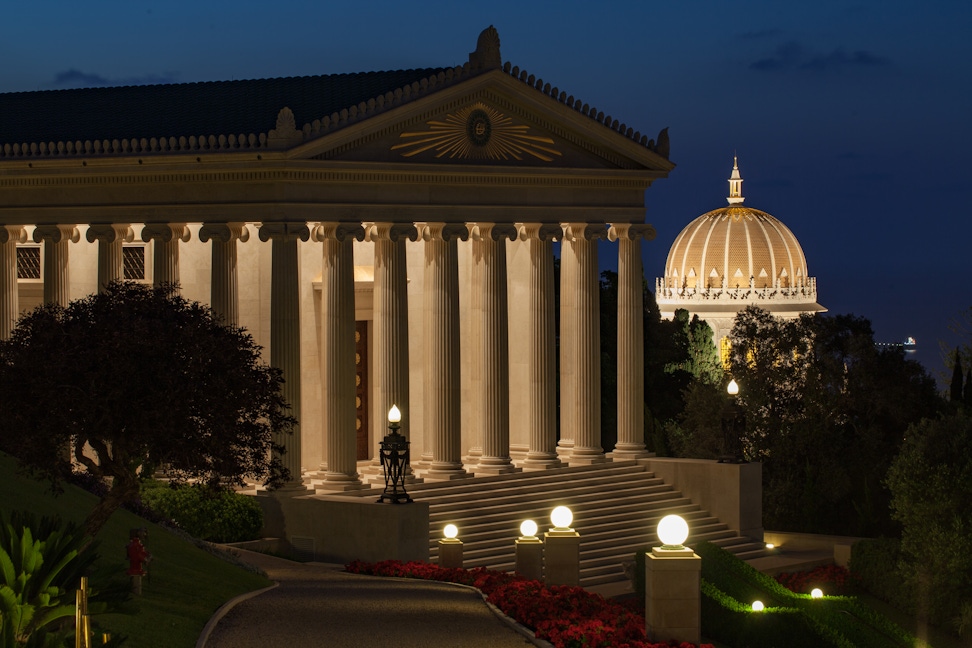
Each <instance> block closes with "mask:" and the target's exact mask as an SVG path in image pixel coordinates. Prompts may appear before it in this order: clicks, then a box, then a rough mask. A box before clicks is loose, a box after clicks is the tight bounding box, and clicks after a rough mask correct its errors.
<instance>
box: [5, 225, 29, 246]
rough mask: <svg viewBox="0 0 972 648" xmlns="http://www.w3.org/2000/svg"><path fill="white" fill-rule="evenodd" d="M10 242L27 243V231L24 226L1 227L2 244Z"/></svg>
mask: <svg viewBox="0 0 972 648" xmlns="http://www.w3.org/2000/svg"><path fill="white" fill-rule="evenodd" d="M10 241H14V242H15V243H26V242H27V230H25V229H24V226H23V225H0V244H2V243H9V242H10Z"/></svg>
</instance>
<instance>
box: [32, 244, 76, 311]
mask: <svg viewBox="0 0 972 648" xmlns="http://www.w3.org/2000/svg"><path fill="white" fill-rule="evenodd" d="M80 239H81V235H80V234H79V233H78V228H77V227H75V226H74V225H38V226H37V227H36V228H35V229H34V243H40V242H41V241H43V242H44V303H45V304H50V303H54V304H58V305H60V306H67V305H68V302H69V301H70V299H71V294H70V290H71V277H70V268H69V266H68V241H70V242H71V243H77V242H78V241H79V240H80Z"/></svg>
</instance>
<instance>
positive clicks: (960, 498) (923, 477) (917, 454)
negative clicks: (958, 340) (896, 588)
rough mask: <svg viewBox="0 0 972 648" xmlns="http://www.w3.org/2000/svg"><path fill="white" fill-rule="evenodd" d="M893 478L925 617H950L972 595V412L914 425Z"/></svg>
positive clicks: (908, 564) (907, 565) (895, 507)
mask: <svg viewBox="0 0 972 648" xmlns="http://www.w3.org/2000/svg"><path fill="white" fill-rule="evenodd" d="M887 484H888V487H889V488H890V489H891V494H892V498H891V507H892V511H893V513H892V515H893V516H894V518H895V519H896V520H897V521H898V522H900V523H901V526H902V532H901V550H902V554H903V555H904V557H905V560H904V564H903V565H902V566H903V568H904V569H903V576H904V578H905V580H906V582H908V584H909V585H910V586H911V587H910V588H909V589H910V590H912V591H914V592H915V600H914V606H915V608H916V609H917V611H918V615H919V617H920V618H921V619H922V620H926V619H930V620H931V621H932V622H933V623H945V622H948V621H951V620H953V619H954V618H955V617H956V616H958V615H959V614H960V613H961V611H962V610H961V608H962V605H963V603H964V604H965V605H966V606H967V605H969V602H970V601H972V414H970V413H969V412H967V411H961V410H959V411H957V412H954V413H951V414H949V415H947V416H943V417H940V418H933V419H926V420H923V421H921V422H920V423H919V424H917V425H914V426H912V427H911V428H909V430H908V433H907V438H906V439H905V441H904V443H903V444H902V446H901V452H900V453H899V454H898V456H897V457H896V458H895V459H894V462H893V463H892V465H891V468H890V470H889V471H888V477H887Z"/></svg>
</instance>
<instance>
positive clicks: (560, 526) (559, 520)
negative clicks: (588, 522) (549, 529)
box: [550, 506, 574, 531]
mask: <svg viewBox="0 0 972 648" xmlns="http://www.w3.org/2000/svg"><path fill="white" fill-rule="evenodd" d="M573 521H574V514H573V513H571V512H570V509H569V508H567V507H566V506H558V507H557V508H555V509H554V510H553V511H551V513H550V522H551V523H552V524H553V525H554V528H555V529H557V530H560V531H566V530H568V529H570V523H571V522H573Z"/></svg>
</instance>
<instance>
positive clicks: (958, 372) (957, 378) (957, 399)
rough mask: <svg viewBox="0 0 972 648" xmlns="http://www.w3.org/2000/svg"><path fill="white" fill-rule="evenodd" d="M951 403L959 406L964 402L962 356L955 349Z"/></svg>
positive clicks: (949, 391) (950, 392) (950, 393)
mask: <svg viewBox="0 0 972 648" xmlns="http://www.w3.org/2000/svg"><path fill="white" fill-rule="evenodd" d="M948 396H949V401H951V402H952V403H955V404H958V403H961V402H962V401H963V395H962V354H961V353H959V350H958V349H955V362H954V363H953V364H952V383H951V385H950V386H949V390H948Z"/></svg>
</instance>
